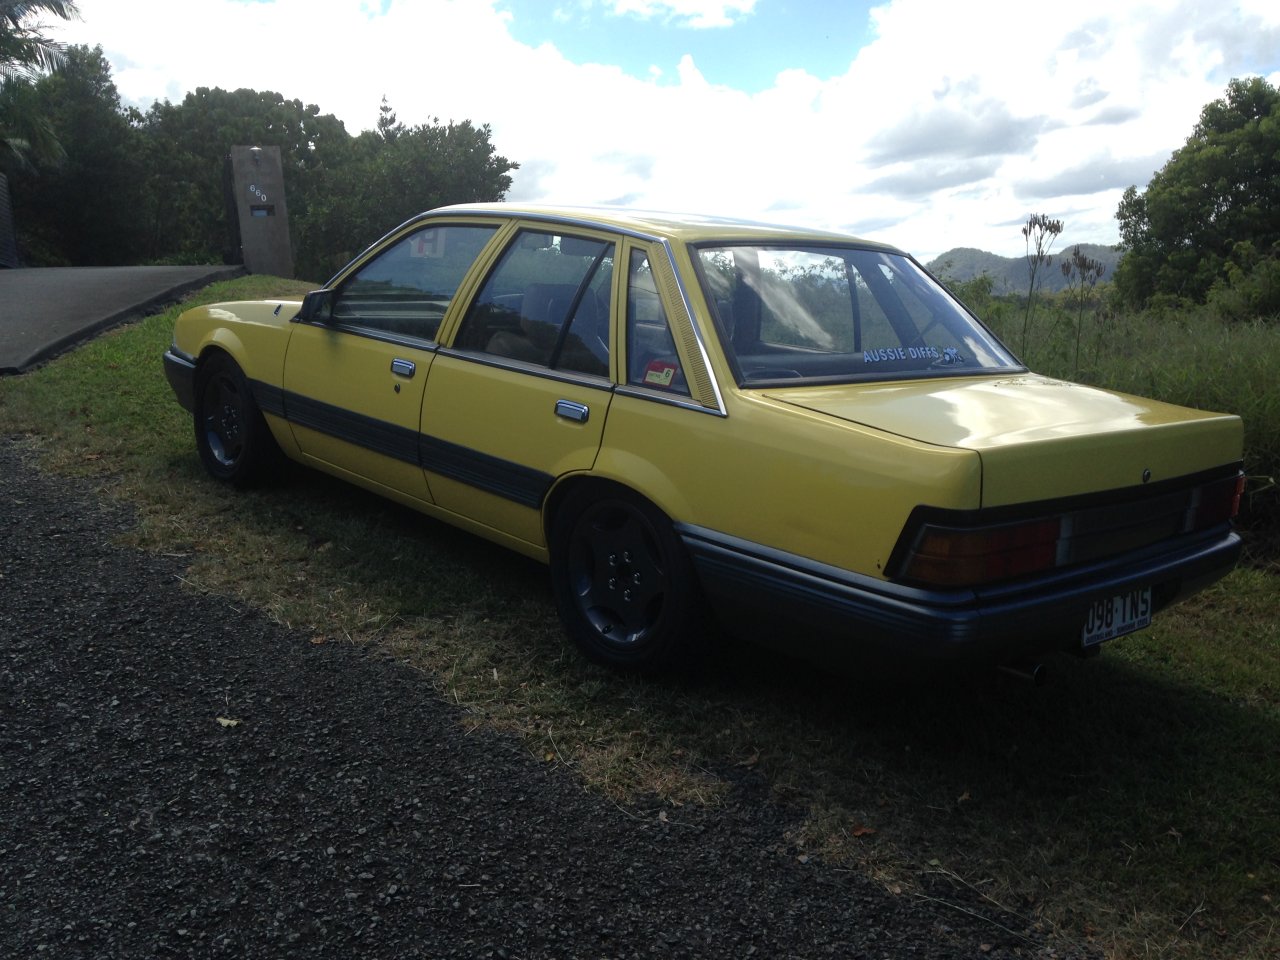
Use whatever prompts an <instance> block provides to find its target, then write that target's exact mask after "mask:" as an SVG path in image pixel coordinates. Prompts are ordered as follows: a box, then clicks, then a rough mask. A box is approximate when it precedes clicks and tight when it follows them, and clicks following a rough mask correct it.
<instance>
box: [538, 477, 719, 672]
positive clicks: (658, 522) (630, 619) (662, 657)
mask: <svg viewBox="0 0 1280 960" xmlns="http://www.w3.org/2000/svg"><path fill="white" fill-rule="evenodd" d="M551 578H552V587H553V589H554V592H555V597H556V606H557V607H558V609H559V612H560V619H561V621H562V622H563V624H564V626H565V630H566V631H567V632H568V634H569V638H570V639H571V640H572V641H573V643H574V645H575V646H577V648H578V649H579V650H580V651H581V652H582V653H583V654H584V655H585V656H586V657H587V658H588V659H590V660H593V661H594V662H596V663H600V664H604V665H605V666H609V667H615V668H620V669H624V670H633V671H637V672H643V673H652V672H656V671H660V670H663V669H666V668H669V667H672V666H674V665H676V664H678V663H680V662H682V661H684V660H686V659H688V658H689V657H690V656H691V655H692V654H693V652H694V651H695V649H696V648H697V647H698V646H699V645H700V641H701V635H702V627H703V623H702V620H703V617H702V605H701V598H700V596H699V591H698V586H697V579H696V576H695V573H694V570H693V564H692V562H691V561H690V560H689V556H688V554H687V553H686V551H685V549H684V545H683V544H682V543H681V542H680V538H679V537H678V536H677V535H676V532H675V529H674V528H673V527H672V525H671V521H670V520H669V519H668V518H667V517H666V516H665V515H664V514H663V513H662V512H661V511H660V510H658V508H657V507H655V506H654V505H653V504H651V503H649V501H647V500H645V499H643V498H641V497H639V496H637V495H636V494H634V493H632V492H631V491H630V490H627V489H625V488H623V487H618V486H614V485H612V484H610V485H604V484H600V485H593V486H591V487H588V488H586V489H585V490H583V491H581V492H573V493H570V494H569V495H568V499H567V500H566V502H565V503H563V504H562V505H561V506H560V508H559V510H558V511H557V512H556V515H555V520H554V523H553V528H552V536H551Z"/></svg>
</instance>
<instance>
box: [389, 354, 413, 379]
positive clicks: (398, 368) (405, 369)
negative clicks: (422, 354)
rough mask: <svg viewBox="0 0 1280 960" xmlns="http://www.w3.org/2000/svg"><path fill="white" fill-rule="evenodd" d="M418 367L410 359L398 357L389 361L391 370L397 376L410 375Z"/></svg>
mask: <svg viewBox="0 0 1280 960" xmlns="http://www.w3.org/2000/svg"><path fill="white" fill-rule="evenodd" d="M417 369H418V365H417V364H415V363H414V362H413V361H412V360H400V359H399V358H397V359H395V360H392V361H391V372H392V373H394V374H395V375H396V376H399V377H412V376H413V374H414V372H415V371H416V370H417Z"/></svg>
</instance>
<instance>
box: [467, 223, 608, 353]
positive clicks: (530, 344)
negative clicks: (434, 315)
mask: <svg viewBox="0 0 1280 960" xmlns="http://www.w3.org/2000/svg"><path fill="white" fill-rule="evenodd" d="M613 257H614V245H613V244H612V243H610V242H608V241H606V240H597V239H591V238H586V237H568V236H562V235H559V234H555V233H550V232H542V231H533V230H523V231H521V232H520V233H518V234H517V235H516V237H515V238H514V239H513V240H512V242H511V245H510V246H509V247H508V248H507V249H506V251H505V252H504V253H503V255H502V258H501V260H499V261H498V265H497V266H496V267H494V269H493V271H492V272H491V273H490V274H489V277H488V279H486V280H485V283H484V286H483V288H481V290H480V293H479V294H478V295H477V296H476V298H475V300H474V301H473V302H472V304H471V306H470V308H469V309H468V310H467V315H466V317H465V318H463V321H462V326H461V328H460V329H459V330H458V336H457V340H456V342H455V344H454V346H456V347H458V348H460V349H463V350H475V351H478V352H481V353H487V354H490V355H492V356H495V357H503V358H506V359H509V360H518V361H522V362H524V363H530V364H535V365H537V366H541V367H548V368H552V369H556V370H571V371H574V372H576V373H586V374H591V375H594V376H601V377H607V376H608V375H609V314H610V310H611V307H612V288H613Z"/></svg>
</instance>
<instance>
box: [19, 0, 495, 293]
mask: <svg viewBox="0 0 1280 960" xmlns="http://www.w3.org/2000/svg"><path fill="white" fill-rule="evenodd" d="M0 2H2V0H0ZM7 93H8V91H7V90H4V91H0V95H4V94H7ZM27 98H28V99H29V100H31V104H30V106H31V108H32V109H31V112H33V113H36V114H38V115H41V116H44V117H46V118H47V119H48V122H49V126H50V133H51V134H53V135H54V136H55V137H56V138H57V139H60V140H61V141H62V142H63V144H64V145H65V148H66V149H65V162H63V163H62V164H61V165H57V166H54V165H50V164H46V165H45V166H44V167H42V168H41V169H38V170H37V169H28V170H25V171H24V170H18V169H15V170H14V171H13V173H12V174H11V179H12V183H11V186H12V193H13V196H14V206H15V220H16V223H17V227H18V233H19V246H20V250H21V252H22V254H23V257H24V259H25V260H26V261H27V262H28V263H30V264H32V265H36V266H46V265H57V264H70V265H90V264H92V265H103V264H124V263H141V262H149V263H157V262H165V263H217V262H238V259H239V237H238V233H237V231H236V229H235V227H234V225H233V223H232V219H233V218H232V216H231V215H229V213H228V201H227V191H226V183H225V177H226V157H227V154H228V152H229V150H230V148H231V147H232V146H235V145H241V144H249V145H260V146H276V147H279V148H280V153H281V159H282V162H283V164H284V181H285V195H286V199H287V202H288V206H289V216H290V235H291V239H292V241H293V246H294V260H295V263H296V267H297V271H298V274H299V275H300V276H304V277H309V278H310V279H312V280H315V281H322V280H324V279H326V278H327V277H328V276H329V275H330V274H332V273H333V272H334V271H335V270H337V269H338V268H339V267H341V266H342V265H343V264H345V263H346V262H347V260H349V259H350V258H351V257H352V256H353V255H354V254H356V253H358V252H359V251H360V250H362V249H364V247H366V246H367V245H368V244H370V243H372V242H373V241H374V240H376V239H377V238H378V237H379V236H381V235H382V234H383V233H384V232H385V231H386V230H388V229H389V228H391V227H393V226H395V225H396V224H398V223H400V222H402V221H404V220H406V219H408V218H409V217H410V216H412V215H413V214H415V213H418V212H420V211H422V210H425V209H429V208H431V207H437V206H441V205H444V204H447V203H460V202H470V201H483V200H498V199H501V198H502V196H503V195H504V194H505V193H506V191H507V189H509V187H510V185H511V177H510V176H509V172H510V171H511V170H513V169H515V167H516V164H514V163H512V162H510V161H508V160H507V159H506V158H505V157H501V156H498V155H497V154H496V152H495V150H494V147H493V144H492V143H491V141H490V129H489V127H488V126H475V125H473V124H472V123H471V122H470V121H462V122H460V123H448V124H441V123H440V122H439V121H438V120H437V119H434V118H433V119H432V120H431V121H430V122H428V123H425V124H421V125H418V126H414V127H405V126H404V125H403V124H401V123H400V122H399V121H398V120H397V119H396V116H395V113H394V111H392V110H391V108H390V106H389V105H388V104H387V103H386V101H385V99H384V101H383V104H382V109H381V113H380V117H379V121H378V129H377V130H376V131H366V132H364V133H361V134H360V135H358V136H355V137H353V136H351V135H350V134H349V133H348V132H347V130H346V128H345V126H344V125H343V123H342V121H340V120H338V119H337V118H336V117H334V116H333V115H332V114H322V113H321V112H320V108H319V107H317V106H315V105H314V104H303V103H302V102H301V101H300V100H287V99H285V98H284V97H283V96H281V95H280V94H278V93H273V92H270V91H257V90H249V89H240V90H234V91H228V90H222V89H219V88H207V87H201V88H198V89H197V90H195V91H194V92H192V93H188V94H187V95H186V96H185V97H184V98H183V100H182V101H181V102H180V103H170V102H169V101H164V102H157V103H155V104H153V105H152V107H151V109H150V110H148V111H147V112H146V113H145V114H142V113H139V112H138V111H136V110H126V109H123V108H122V107H121V105H120V100H119V96H118V94H117V92H116V88H115V85H114V84H113V83H112V81H111V75H110V69H109V66H108V64H107V62H106V60H105V59H104V57H103V55H102V51H101V49H100V48H98V49H95V50H89V49H88V48H86V47H72V48H70V49H69V50H68V51H67V64H66V69H64V70H63V71H62V73H60V74H58V75H55V76H49V77H42V78H40V79H39V80H38V81H37V82H35V83H34V84H33V85H31V86H30V90H29V91H28V93H27ZM15 99H17V98H16V96H15ZM4 106H6V101H5V100H4V99H2V98H0V107H4Z"/></svg>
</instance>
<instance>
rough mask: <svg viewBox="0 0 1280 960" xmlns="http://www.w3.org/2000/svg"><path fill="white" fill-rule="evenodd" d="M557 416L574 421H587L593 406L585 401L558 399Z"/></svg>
mask: <svg viewBox="0 0 1280 960" xmlns="http://www.w3.org/2000/svg"><path fill="white" fill-rule="evenodd" d="M556 416H557V417H564V418H565V419H566V420H572V421H573V422H574V423H586V422H587V417H589V416H591V408H590V407H588V406H587V405H586V404H585V403H575V402H574V401H572V400H557V401H556Z"/></svg>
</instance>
